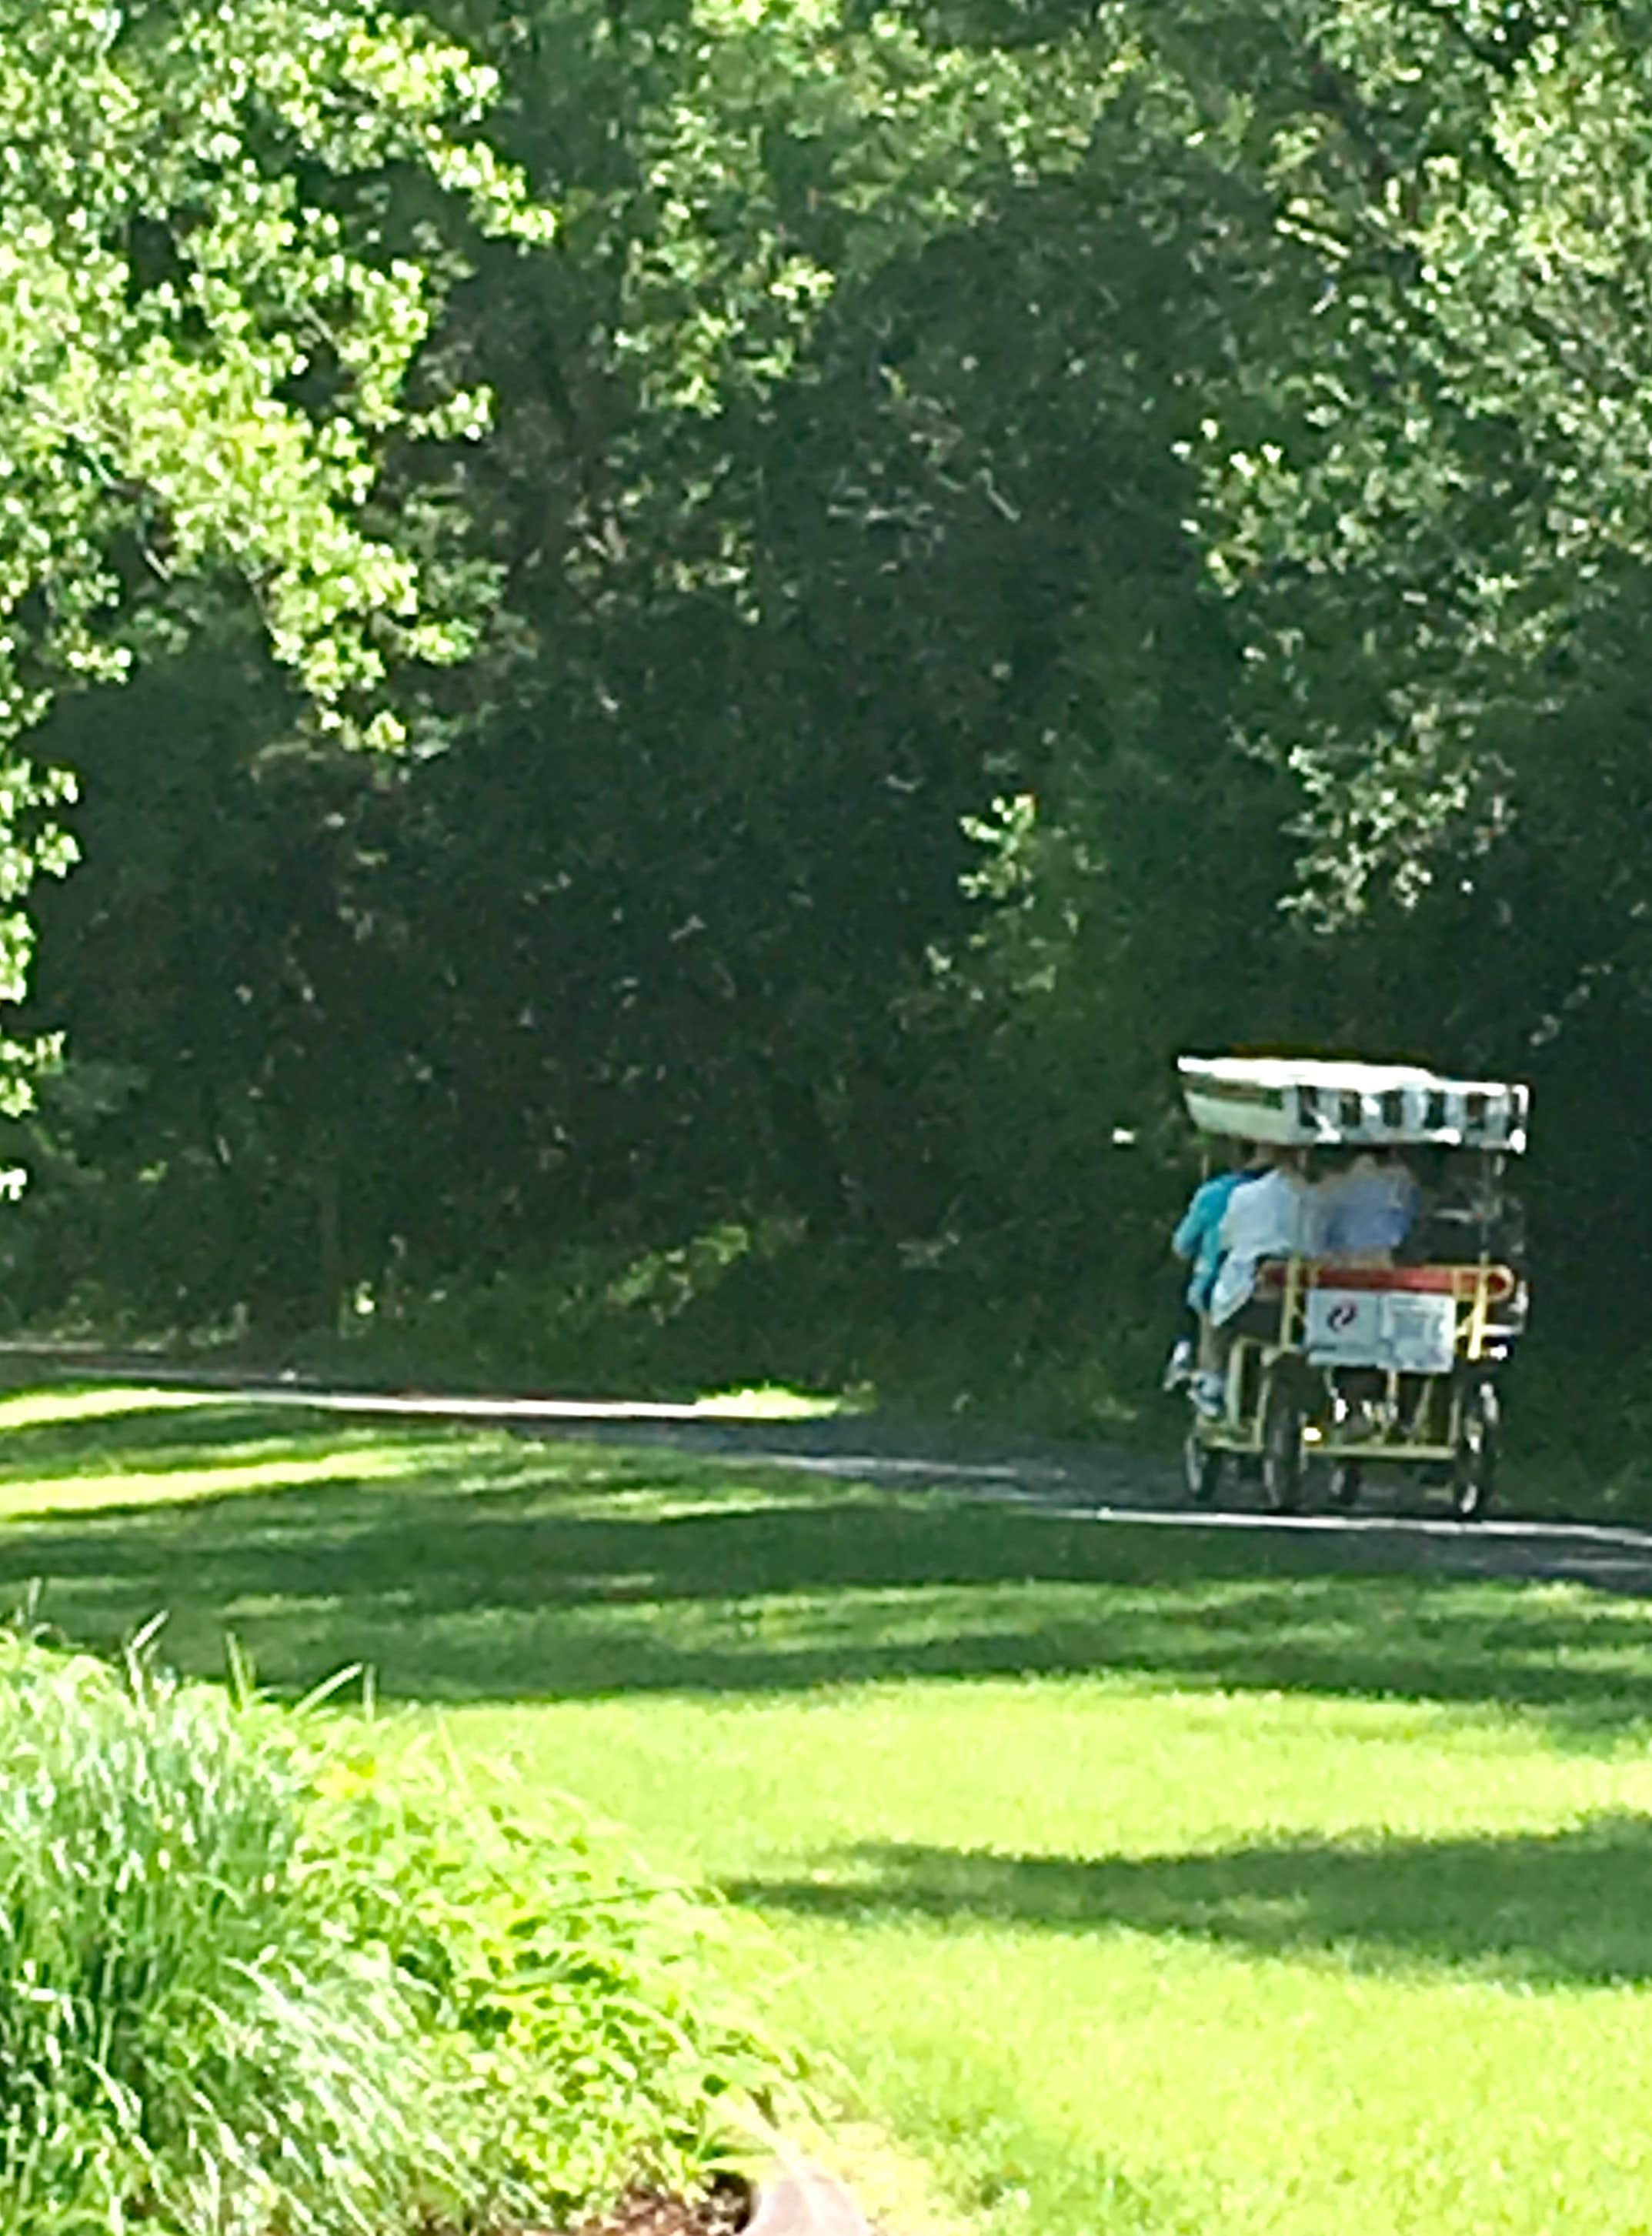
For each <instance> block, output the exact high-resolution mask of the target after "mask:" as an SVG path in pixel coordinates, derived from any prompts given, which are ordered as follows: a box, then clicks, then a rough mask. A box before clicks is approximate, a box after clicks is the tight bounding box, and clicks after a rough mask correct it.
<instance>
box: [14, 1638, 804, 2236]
mask: <svg viewBox="0 0 1652 2236" xmlns="http://www.w3.org/2000/svg"><path fill="white" fill-rule="evenodd" d="M363 1736H364V1733H363V1727H362V1726H359V1724H357V1725H352V1724H351V1723H350V1722H349V1721H348V1720H345V1719H342V1718H340V1719H332V1718H326V1717H322V1716H320V1715H319V1714H317V1713H315V1712H313V1711H312V1712H310V1713H307V1714H304V1715H300V1716H299V1717H298V1718H296V1719H293V1718H287V1717H283V1716H280V1715H279V1714H278V1713H275V1712H274V1711H273V1710H270V1709H268V1708H266V1707H260V1706H258V1705H256V1704H253V1703H243V1704H242V1705H240V1706H239V1707H237V1706H234V1705H232V1704H231V1703H230V1702H229V1701H228V1700H227V1699H226V1698H225V1697H224V1696H222V1695H220V1693H216V1692H215V1691H214V1690H212V1689H210V1688H207V1687H200V1686H188V1685H179V1684H177V1683H174V1681H172V1680H169V1679H168V1678H166V1677H164V1676H163V1675H161V1674H157V1672H156V1671H155V1669H154V1668H153V1667H152V1666H151V1665H150V1663H149V1662H148V1660H147V1659H146V1658H145V1657H143V1656H142V1655H141V1654H135V1655H134V1656H133V1657H132V1658H131V1659H130V1661H129V1662H128V1667H127V1668H126V1669H125V1671H124V1672H123V1673H116V1672H114V1671H111V1670H109V1669H107V1668H105V1667H103V1666H102V1665H101V1664H98V1663H95V1662H93V1661H89V1660H86V1659H83V1658H69V1657H64V1656H61V1655H57V1654H51V1653H49V1652H46V1651H43V1650H42V1649H41V1648H40V1647H37V1646H35V1645H32V1644H30V1643H27V1642H24V1641H20V1640H17V1639H15V1638H11V1639H8V1640H6V1641H3V1643H0V2106H3V2114H0V2227H3V2228H4V2229H6V2230H9V2231H10V2230H16V2231H17V2232H19V2236H21V2232H23V2231H25V2230H27V2231H28V2232H30V2236H70V2232H74V2236H83V2233H84V2236H89V2232H93V2231H97V2232H105V2231H107V2232H109V2236H115V2232H117V2231H122V2230H124V2229H127V2228H129V2227H131V2226H133V2225H134V2224H135V2223H140V2222H141V2223H142V2225H143V2226H145V2227H146V2228H153V2229H154V2230H155V2232H156V2236H271V2232H280V2236H335V2232H338V2236H343V2232H345V2231H353V2232H359V2236H372V2232H377V2231H381V2230H382V2231H385V2232H389V2231H390V2230H392V2229H396V2230H398V2231H405V2229H406V2227H407V2226H409V2225H410V2216H415V2215H417V2216H421V2217H423V2218H424V2219H425V2220H426V2221H428V2222H429V2223H431V2225H435V2226H441V2225H444V2224H450V2223H451V2225H454V2226H466V2227H471V2228H477V2227H484V2226H487V2225H488V2224H489V2222H490V2220H499V2221H501V2222H503V2221H505V2220H511V2219H514V2218H516V2217H517V2216H525V2215H528V2214H531V2215H533V2216H535V2217H536V2218H537V2219H538V2220H541V2221H542V2222H543V2221H545V2220H551V2219H554V2218H555V2217H556V2216H558V2215H561V2214H567V2213H577V2212H578V2211H580V2210H582V2209H583V2208H585V2207H587V2206H591V2205H594V2204H598V2203H601V2202H602V2200H605V2199H607V2198H608V2197H609V2196H611V2195H612V2194H613V2193H615V2191H617V2190H618V2189H619V2188H620V2187H622V2186H623V2185H624V2183H625V2182H626V2181H628V2180H632V2179H636V2178H649V2179H654V2180H661V2181H664V2182H667V2183H671V2184H675V2185H676V2186H679V2187H693V2186H694V2185H695V2184H696V2183H697V2182H701V2181H703V2180H704V2179H705V2178H706V2176H707V2175H708V2173H709V2171H710V2170H711V2169H712V2168H713V2167H714V2166H715V2165H716V2164H717V2163H718V2162H719V2160H720V2159H721V2157H723V2156H724V2155H725V2154H727V2151H728V2150H729V2149H730V2147H731V2144H732V2139H733V2137H734V2132H735V2122H734V2120H733V2119H732V2118H731V2116H730V2114H731V2112H732V2110H733V2108H734V2107H735V2106H736V2105H737V2104H738V2103H740V2102H742V2101H746V2100H747V2091H757V2092H760V2090H761V2089H762V2088H764V2086H765V2085H766V2084H767V2082H768V2081H771V2080H772V2079H773V2077H774V2075H775V2074H776V2072H777V2071H778V2061H777V2060H776V2059H774V2058H773V2056H772V2055H770V2054H769V2053H768V2052H767V2050H766V2049H764V2047H763V2046H762V2044H761V2043H760V2041H759V2040H758V2039H757V2037H755V2036H754V2035H752V2034H751V2033H750V2032H749V2030H747V2029H744V2028H743V2027H742V2026H740V2024H739V2023H738V2022H723V2021H721V2020H720V2019H719V2018H717V2017H716V2016H713V2015H712V2014H711V2013H710V2011H709V2009H708V2001H709V1999H710V1997H711V1996H712V1994H713V1990H712V1989H711V1988H710V1986H709V1983H708V1970H707V1968H705V1967H704V1966H703V1965H702V1964H701V1963H699V1962H698V1950H697V1945H696V1944H697V1939H698V1933H697V1924H696V1919H697V1911H696V1906H695V1905H694V1904H693V1903H692V1902H690V1901H688V1900H687V1899H686V1898H684V1897H678V1896H675V1895H674V1894H672V1893H671V1892H670V1891H668V1890H666V1889H663V1888H661V1887H658V1886H653V1885H648V1884H642V1883H640V1882H635V1881H628V1880H626V1879H624V1878H622V1877H621V1876H619V1875H617V1874H616V1873H615V1871H611V1870H608V1869H605V1868H603V1867H602V1865H600V1864H598V1862H597V1861H596V1859H595V1858H594V1857H593V1856H592V1855H591V1854H589V1852H588V1851H586V1849H585V1848H584V1846H583V1845H582V1843H581V1842H580V1841H579V1840H578V1839H577V1838H555V1837H552V1836H550V1835H545V1834H538V1833H530V1832H526V1831H524V1830H523V1829H522V1828H521V1827H519V1826H517V1825H513V1824H512V1823H511V1822H510V1821H509V1819H508V1818H506V1817H504V1816H503V1814H502V1813H501V1812H499V1811H497V1810H482V1809H479V1808H478V1809H477V1810H475V1811H472V1812H457V1813H456V1811H455V1807H454V1804H453V1801H452V1798H451V1789H450V1790H449V1791H448V1792H445V1793H443V1792H439V1791H438V1786H437V1785H436V1784H435V1783H434V1782H427V1786H426V1788H421V1786H420V1783H419V1781H418V1779H417V1778H416V1777H414V1776H413V1775H412V1773H411V1772H404V1773H403V1774H402V1775H401V1776H400V1778H399V1779H398V1777H397V1776H396V1775H395V1774H393V1773H386V1772H385V1771H384V1770H382V1769H381V1767H380V1766H379V1765H378V1762H377V1760H376V1759H375V1758H374V1757H373V1756H372V1753H370V1752H368V1751H366V1750H365V1747H364V1746H363Z"/></svg>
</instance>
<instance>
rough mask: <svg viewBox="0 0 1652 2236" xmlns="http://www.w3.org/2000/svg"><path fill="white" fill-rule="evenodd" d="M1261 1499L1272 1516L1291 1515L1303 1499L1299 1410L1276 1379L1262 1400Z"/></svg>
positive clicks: (1291, 1394)
mask: <svg viewBox="0 0 1652 2236" xmlns="http://www.w3.org/2000/svg"><path fill="white" fill-rule="evenodd" d="M1262 1496H1263V1497H1264V1499H1266V1501H1267V1504H1268V1507H1269V1509H1271V1511H1272V1512H1274V1513H1275V1514H1294V1513H1295V1511H1296V1509H1297V1507H1298V1506H1299V1504H1300V1503H1301V1497H1302V1408H1301V1405H1300V1403H1299V1402H1298V1400H1297V1398H1296V1396H1295V1393H1294V1392H1293V1391H1292V1390H1290V1389H1289V1388H1288V1387H1287V1384H1285V1383H1284V1382H1283V1381H1282V1380H1280V1378H1277V1377H1276V1378H1274V1380H1273V1381H1272V1382H1271V1383H1270V1384H1268V1387H1267V1394H1266V1396H1265V1397H1264V1398H1263V1400H1262Z"/></svg>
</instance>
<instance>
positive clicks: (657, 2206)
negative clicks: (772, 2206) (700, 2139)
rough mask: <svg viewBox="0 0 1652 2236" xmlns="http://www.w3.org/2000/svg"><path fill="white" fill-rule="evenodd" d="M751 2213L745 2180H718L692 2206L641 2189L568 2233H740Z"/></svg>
mask: <svg viewBox="0 0 1652 2236" xmlns="http://www.w3.org/2000/svg"><path fill="white" fill-rule="evenodd" d="M751 2216H752V2196H751V2192H750V2191H749V2190H748V2189H747V2187H746V2185H745V2183H744V2182H723V2183H720V2184H719V2185H718V2186H717V2187H716V2188H714V2190H713V2191H712V2193H711V2194H710V2196H709V2197H702V2198H701V2199H699V2200H697V2201H696V2202H695V2203H694V2204H693V2205H685V2204H684V2203H683V2201H682V2200H681V2198H680V2197H659V2196H655V2194H653V2193H651V2192H649V2191H647V2190H642V2191H639V2192H638V2193H636V2194H635V2196H632V2197H628V2198H625V2199H624V2200H622V2202H621V2203H620V2204H619V2205H618V2206H615V2210H614V2211H613V2212H612V2213H605V2214H604V2215H603V2216H602V2219H601V2220H587V2221H584V2222H582V2224H581V2225H580V2226H579V2227H577V2228H576V2229H573V2230H571V2231H570V2232H569V2236H739V2232H740V2230H741V2229H742V2228H743V2227H744V2226H746V2224H747V2221H748V2220H750V2219H751Z"/></svg>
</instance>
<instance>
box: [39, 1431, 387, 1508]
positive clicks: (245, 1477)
mask: <svg viewBox="0 0 1652 2236" xmlns="http://www.w3.org/2000/svg"><path fill="white" fill-rule="evenodd" d="M417 1465H418V1462H417V1460H416V1459H415V1458H413V1457H412V1456H411V1455H407V1454H403V1453H399V1452H397V1451H395V1450H388V1451H386V1450H384V1449H382V1448H381V1447H379V1446H376V1445H374V1446H368V1447H366V1448H358V1449H352V1450H344V1451H335V1452H323V1453H321V1454H320V1455H319V1456H316V1455H313V1454H311V1453H307V1452H283V1453H282V1454H280V1457H276V1458H273V1459H266V1460H252V1461H228V1462H226V1463H224V1464H223V1465H222V1466H221V1467H194V1468H187V1467H186V1468H169V1469H167V1470H164V1471H161V1472H157V1473H154V1474H144V1473H142V1472H140V1471H139V1470H110V1471H109V1472H108V1473H106V1474H100V1475H80V1476H62V1475H58V1476H51V1477H50V1478H49V1480H47V1481H43V1482H41V1483H26V1482H25V1483H0V1518H6V1517H10V1516H23V1515H36V1514H42V1513H46V1512H50V1513H65V1514H87V1513H92V1512H94V1511H95V1510H96V1509H100V1508H104V1507H115V1508H119V1507H127V1506H155V1505H160V1504H162V1503H168V1504H169V1503H172V1502H174V1500H175V1501H178V1502H181V1503H188V1502H191V1501H194V1500H199V1499H212V1498H228V1497H231V1496H246V1495H247V1494H248V1493H250V1492H253V1491H260V1490H304V1489H306V1488H307V1489H313V1488H315V1487H316V1486H318V1485H319V1484H323V1483H363V1482H372V1481H379V1482H387V1481H391V1480H393V1479H394V1478H395V1477H397V1476H406V1475H409V1474H411V1473H412V1472H414V1471H415V1470H416V1469H417Z"/></svg>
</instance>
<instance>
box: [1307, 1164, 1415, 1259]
mask: <svg viewBox="0 0 1652 2236" xmlns="http://www.w3.org/2000/svg"><path fill="white" fill-rule="evenodd" d="M1322 1193H1323V1196H1324V1201H1325V1221H1324V1242H1325V1255H1326V1257H1327V1258H1335V1259H1340V1260H1341V1262H1342V1263H1343V1264H1344V1265H1356V1266H1357V1265H1360V1264H1365V1265H1367V1266H1389V1265H1392V1263H1393V1259H1394V1253H1395V1252H1396V1251H1397V1250H1399V1248H1401V1246H1403V1245H1404V1243H1405V1240H1407V1238H1408V1237H1409V1235H1410V1233H1411V1231H1412V1226H1413V1225H1414V1224H1415V1222H1416V1219H1417V1213H1418V1204H1419V1202H1420V1197H1421V1192H1420V1190H1419V1189H1418V1186H1417V1182H1416V1180H1414V1179H1413V1177H1412V1173H1411V1171H1410V1168H1409V1167H1407V1165H1406V1163H1405V1160H1404V1158H1403V1157H1401V1155H1400V1154H1399V1151H1398V1150H1397V1149H1387V1150H1385V1151H1384V1153H1383V1154H1382V1155H1381V1156H1377V1155H1375V1154H1372V1152H1371V1151H1370V1150H1362V1151H1361V1152H1360V1153H1359V1155H1358V1156H1357V1157H1355V1159H1354V1160H1353V1163H1352V1164H1351V1165H1350V1166H1349V1167H1348V1169H1347V1171H1346V1172H1345V1173H1342V1174H1339V1175H1338V1176H1337V1177H1336V1178H1335V1179H1334V1180H1327V1181H1326V1183H1325V1184H1324V1187H1323V1191H1322Z"/></svg>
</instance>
